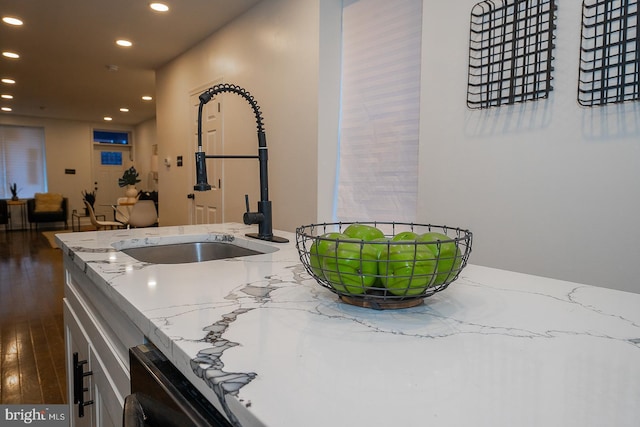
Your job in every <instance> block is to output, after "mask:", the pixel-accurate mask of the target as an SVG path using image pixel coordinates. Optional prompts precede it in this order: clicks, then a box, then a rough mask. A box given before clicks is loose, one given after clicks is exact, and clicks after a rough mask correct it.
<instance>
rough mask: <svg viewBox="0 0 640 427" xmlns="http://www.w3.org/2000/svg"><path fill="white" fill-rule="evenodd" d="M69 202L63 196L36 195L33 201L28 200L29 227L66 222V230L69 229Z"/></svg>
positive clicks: (51, 194)
mask: <svg viewBox="0 0 640 427" xmlns="http://www.w3.org/2000/svg"><path fill="white" fill-rule="evenodd" d="M68 205H69V200H68V199H67V198H66V197H63V196H62V195H61V194H55V193H36V194H35V196H34V198H33V199H27V218H28V219H29V227H33V225H34V224H35V226H36V230H37V229H38V224H40V223H44V222H57V221H61V222H64V228H65V229H67V228H69V224H68V216H69V215H68Z"/></svg>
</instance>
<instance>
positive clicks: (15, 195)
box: [9, 182, 18, 200]
mask: <svg viewBox="0 0 640 427" xmlns="http://www.w3.org/2000/svg"><path fill="white" fill-rule="evenodd" d="M9 190H10V191H11V200H18V185H17V184H16V183H15V182H14V183H13V184H11V185H10V186H9Z"/></svg>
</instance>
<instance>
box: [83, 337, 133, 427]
mask: <svg viewBox="0 0 640 427" xmlns="http://www.w3.org/2000/svg"><path fill="white" fill-rule="evenodd" d="M89 358H90V360H91V367H92V372H93V375H92V379H93V400H94V408H93V413H94V415H95V425H96V426H100V427H120V426H121V425H122V411H123V408H124V400H123V399H122V396H121V395H120V393H119V392H118V390H117V387H116V386H115V384H114V383H113V381H112V379H111V377H110V376H109V374H108V373H107V372H108V371H107V370H106V369H105V365H104V363H103V362H102V360H101V359H100V356H98V354H97V353H96V352H95V349H94V348H93V347H89ZM114 418H115V419H114Z"/></svg>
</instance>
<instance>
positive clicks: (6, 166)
mask: <svg viewBox="0 0 640 427" xmlns="http://www.w3.org/2000/svg"><path fill="white" fill-rule="evenodd" d="M13 183H15V184H16V185H17V188H18V197H20V198H22V199H25V198H31V197H33V195H34V194H35V193H44V192H46V191H47V170H46V158H45V146H44V129H43V128H32V127H23V126H5V125H1V126H0V185H1V187H0V198H2V199H9V198H11V191H10V190H9V186H10V185H12V184H13Z"/></svg>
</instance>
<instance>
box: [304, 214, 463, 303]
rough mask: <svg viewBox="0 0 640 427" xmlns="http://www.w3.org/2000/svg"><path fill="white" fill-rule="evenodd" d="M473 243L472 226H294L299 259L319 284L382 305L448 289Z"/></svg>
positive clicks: (349, 298) (349, 299) (358, 300)
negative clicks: (470, 228)
mask: <svg viewBox="0 0 640 427" xmlns="http://www.w3.org/2000/svg"><path fill="white" fill-rule="evenodd" d="M374 227H375V228H376V229H377V230H378V231H376V232H375V233H373V234H369V235H368V236H367V234H368V233H369V232H370V231H371V229H372V228H374ZM358 228H359V229H360V230H356V229H358ZM367 230H368V231H367ZM345 231H347V233H348V234H349V235H350V236H351V237H349V236H348V235H346V234H345V233H344V232H345ZM374 231H375V230H374ZM376 233H377V234H376ZM375 235H377V237H376V238H372V236H375ZM471 243H472V233H471V232H470V231H469V230H464V229H461V228H454V227H447V226H439V225H432V224H414V223H401V222H334V223H323V224H310V225H304V226H301V227H298V228H297V229H296V248H297V249H298V254H299V255H300V261H301V262H302V264H303V265H304V267H305V269H306V270H307V272H308V273H309V274H310V275H311V276H312V277H313V278H314V279H315V280H316V281H317V282H318V283H319V284H320V285H321V286H323V287H325V288H327V289H329V290H331V291H332V292H334V293H336V294H338V296H339V297H340V299H341V300H342V301H344V302H346V303H348V304H353V305H357V306H360V307H367V308H373V309H380V310H382V309H395V308H407V307H414V306H417V305H420V304H422V303H423V301H424V298H427V297H429V296H431V295H433V294H435V293H436V292H440V291H443V290H445V289H446V288H447V287H448V286H449V285H450V284H451V283H452V282H453V281H454V280H456V279H457V278H458V276H459V275H460V272H461V271H462V269H463V268H464V267H465V266H466V265H467V261H468V259H469V255H470V254H471Z"/></svg>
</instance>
